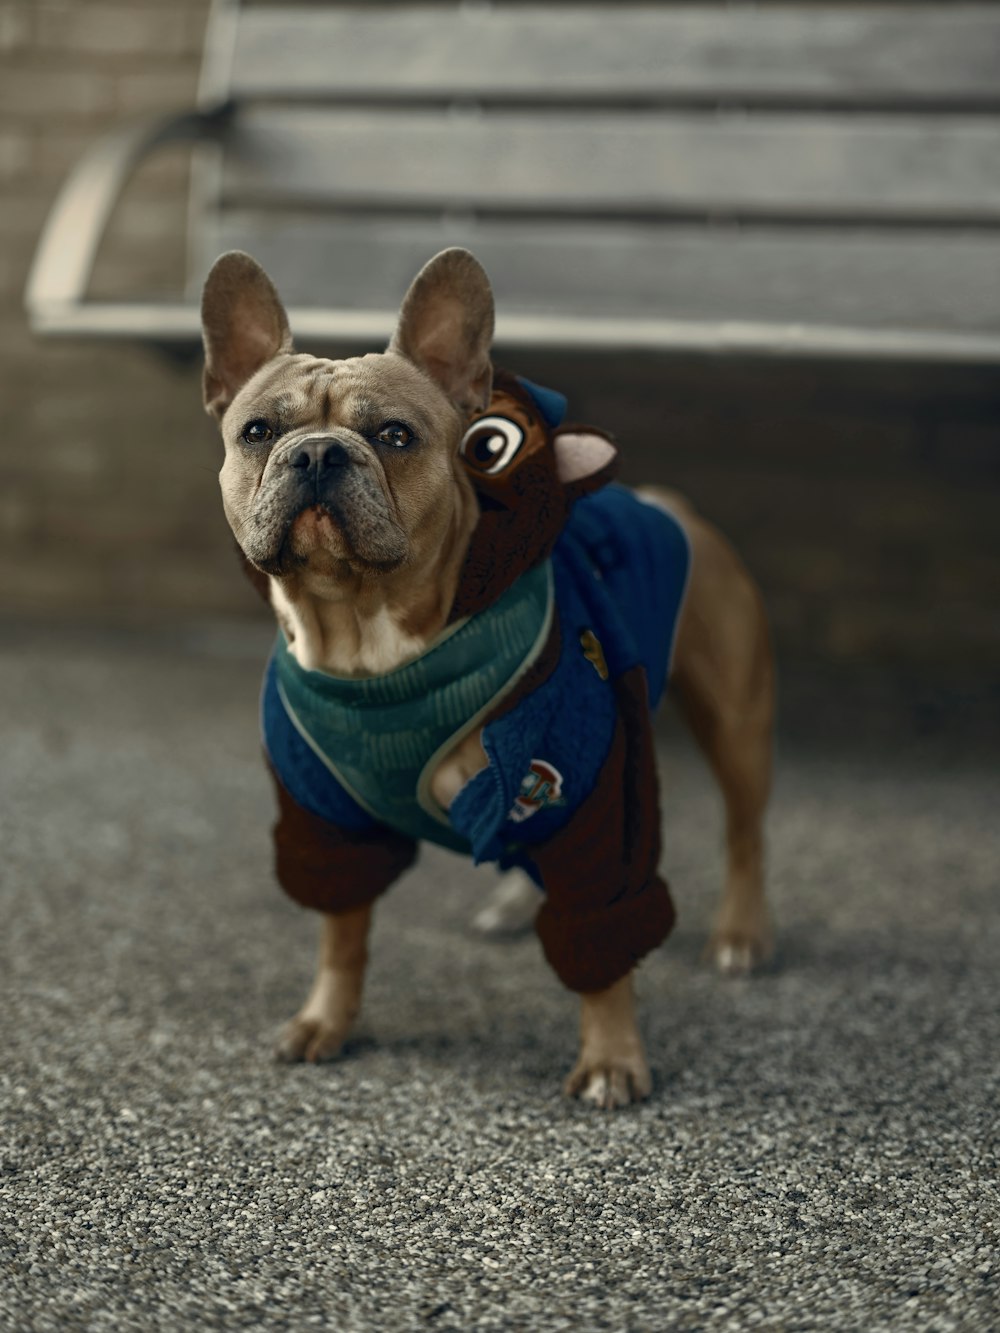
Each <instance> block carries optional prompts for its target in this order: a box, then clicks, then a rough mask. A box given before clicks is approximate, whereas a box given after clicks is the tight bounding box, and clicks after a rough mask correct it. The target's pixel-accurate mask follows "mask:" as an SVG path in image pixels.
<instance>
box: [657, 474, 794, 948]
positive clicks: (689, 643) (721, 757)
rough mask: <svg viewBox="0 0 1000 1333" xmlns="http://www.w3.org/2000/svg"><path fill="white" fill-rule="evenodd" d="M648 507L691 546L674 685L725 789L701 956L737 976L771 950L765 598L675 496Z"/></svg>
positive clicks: (770, 686) (770, 683) (770, 680)
mask: <svg viewBox="0 0 1000 1333" xmlns="http://www.w3.org/2000/svg"><path fill="white" fill-rule="evenodd" d="M646 494H647V495H648V496H649V498H652V499H655V500H656V501H657V502H658V503H660V504H663V505H665V507H667V508H668V509H670V510H671V511H672V512H673V513H674V514H675V515H676V516H677V518H678V519H679V520H680V522H681V523H682V525H683V527H684V529H685V531H686V532H687V534H688V537H689V539H690V542H691V547H692V566H691V578H690V583H689V586H688V592H687V597H686V600H685V605H684V609H683V612H682V615H681V620H680V624H679V626H678V631H677V641H676V645H675V649H674V662H673V675H672V684H673V687H674V690H675V692H676V697H677V699H678V703H679V705H680V708H681V712H682V713H683V715H684V717H685V719H686V720H687V722H688V724H689V725H690V727H691V730H692V732H693V733H694V736H695V738H696V740H697V741H698V743H699V745H700V746H701V748H702V750H703V751H704V752H705V755H706V757H707V758H708V761H709V764H710V765H711V767H712V771H713V772H714V774H715V777H716V778H717V780H718V783H719V786H720V788H721V789H722V796H723V800H724V802H725V809H726V862H727V864H726V880H725V890H724V893H723V897H722V902H721V904H720V906H719V909H718V911H717V913H716V916H715V921H714V925H713V929H712V934H711V937H710V939H709V943H708V947H707V954H708V956H709V957H710V958H711V959H712V960H713V961H714V962H715V963H716V965H717V966H718V967H719V968H720V970H721V971H723V972H728V973H737V974H739V973H744V972H748V971H749V970H750V969H751V968H753V967H754V966H755V965H756V964H758V963H762V962H764V961H765V960H766V959H767V958H768V957H769V956H770V954H771V951H772V934H771V924H770V919H769V914H768V910H767V903H766V900H765V893H764V831H763V824H764V814H765V809H766V806H767V799H768V795H769V792H770V786H771V752H772V732H773V725H774V663H773V658H772V655H771V645H770V636H769V633H768V626H767V620H766V617H765V614H764V606H763V599H762V598H761V595H760V592H759V590H758V588H757V585H756V584H755V583H754V582H753V580H752V579H751V577H750V575H749V574H748V573H747V570H746V568H745V567H744V565H743V563H742V561H741V560H740V558H739V556H738V555H737V554H736V552H735V551H734V550H733V548H732V547H731V546H730V545H729V543H728V542H727V541H726V540H725V538H724V537H723V536H722V535H721V534H720V533H719V532H718V531H717V530H716V529H715V528H713V527H712V526H711V525H710V524H708V523H706V522H705V521H704V520H703V519H701V518H700V517H699V516H698V515H697V514H696V513H695V512H694V511H693V510H692V509H691V508H690V506H688V505H687V503H686V502H685V501H684V500H683V499H682V498H681V497H679V496H676V495H674V494H673V493H672V492H664V491H656V490H652V489H650V491H648V492H646Z"/></svg>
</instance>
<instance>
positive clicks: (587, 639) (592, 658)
mask: <svg viewBox="0 0 1000 1333" xmlns="http://www.w3.org/2000/svg"><path fill="white" fill-rule="evenodd" d="M580 647H581V648H582V649H583V655H584V657H585V658H586V659H587V661H588V662H589V663H590V665H591V666H592V667H593V668H594V670H595V671H596V672H597V674H598V675H599V676H600V678H601V680H607V678H608V664H607V662H605V660H604V649H603V648H602V647H601V641H600V639H599V638H598V637H597V635H596V634H595V633H594V631H593V630H592V629H585V630H584V631H583V633H582V634H581V635H580Z"/></svg>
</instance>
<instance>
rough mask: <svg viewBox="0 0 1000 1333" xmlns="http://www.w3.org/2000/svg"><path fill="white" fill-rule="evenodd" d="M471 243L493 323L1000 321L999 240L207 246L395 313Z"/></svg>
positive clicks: (669, 235) (455, 236)
mask: <svg viewBox="0 0 1000 1333" xmlns="http://www.w3.org/2000/svg"><path fill="white" fill-rule="evenodd" d="M447 245H467V246H468V247H469V248H470V249H472V250H473V251H474V252H475V253H476V255H478V256H479V258H480V259H481V261H482V262H483V264H484V265H485V266H486V269H487V271H488V272H489V273H490V276H491V278H492V280H493V283H494V287H495V290H496V295H497V302H498V309H499V311H500V313H501V314H506V315H508V316H516V315H518V314H562V315H566V316H571V317H575V318H577V319H578V321H579V322H580V324H581V325H585V324H586V323H587V321H588V319H593V318H603V317H610V318H629V317H631V318H636V319H656V318H659V319H678V320H683V319H691V320H755V321H764V322H774V323H788V322H798V323H801V324H806V325H809V324H821V325H837V326H847V327H851V326H855V327H858V328H868V329H879V328H888V329H892V328H900V329H914V330H926V331H928V332H931V333H932V332H933V331H934V330H940V331H947V332H966V333H974V332H980V331H983V332H991V331H995V329H996V319H997V310H998V309H1000V237H996V236H991V235H989V234H984V233H975V234H972V235H967V234H961V233H956V232H941V233H932V234H930V235H923V234H918V233H912V234H909V235H906V236H886V235H881V234H876V235H870V234H857V233H854V234H851V233H847V234H844V233H838V234H836V235H831V234H829V233H825V232H821V231H812V232H802V233H797V234H793V235H789V234H788V233H786V232H784V231H769V230H763V231H756V230H754V231H741V230H740V229H738V228H719V229H718V230H717V231H707V230H703V229H699V228H688V227H677V228H669V229H663V228H653V227H641V226H633V225H627V224H622V223H618V224H614V225H611V226H600V227H595V226H591V225H587V224H578V225H575V226H564V225H552V224H550V225H543V224H540V223H524V222H518V223H513V224H501V223H496V222H479V223H473V222H469V223H466V224H458V223H448V222H441V221H435V220H431V219H420V220H405V219H398V218H388V217H375V218H355V219H343V218H340V219H332V218H320V217H316V216H309V217H297V218H296V217H287V216H281V215H271V216H270V217H268V216H266V215H260V214H256V215H252V214H239V213H234V214H229V215H224V216H223V217H221V218H220V219H218V221H217V224H216V226H215V227H214V228H213V229H212V230H211V231H210V232H209V233H208V235H207V236H206V250H205V253H204V254H203V256H202V260H201V270H202V271H201V272H200V273H197V274H196V275H195V282H196V283H197V282H200V280H201V277H202V276H203V273H204V271H206V270H207V267H208V265H209V263H210V262H211V260H212V259H214V257H215V255H216V254H218V253H219V252H220V251H221V250H225V249H229V248H237V249H244V250H248V251H249V252H250V253H251V254H253V255H255V256H256V257H257V258H258V259H259V260H260V261H261V262H262V263H263V264H264V266H265V268H267V269H268V271H269V272H270V273H271V274H272V276H273V277H274V279H275V281H276V282H277V284H278V287H279V289H280V291H281V293H282V296H283V297H284V298H285V300H287V301H288V302H289V303H290V304H293V305H294V304H302V305H309V306H321V307H322V306H325V307H327V308H342V309H347V310H367V309H384V310H385V311H387V312H391V311H392V310H394V309H396V307H397V306H398V303H399V300H400V298H401V296H402V294H403V292H404V291H405V290H406V287H407V284H408V283H409V281H410V279H411V278H412V277H413V275H414V273H416V271H417V269H418V268H419V267H420V266H421V265H422V264H423V263H424V262H425V261H426V260H427V259H428V258H429V257H430V256H431V255H432V254H434V253H435V252H436V251H437V250H439V249H442V248H443V247H445V246H447Z"/></svg>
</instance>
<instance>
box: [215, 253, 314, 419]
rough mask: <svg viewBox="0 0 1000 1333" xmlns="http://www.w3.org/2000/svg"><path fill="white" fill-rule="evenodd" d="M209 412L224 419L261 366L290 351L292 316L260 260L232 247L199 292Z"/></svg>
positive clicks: (219, 261)
mask: <svg viewBox="0 0 1000 1333" xmlns="http://www.w3.org/2000/svg"><path fill="white" fill-rule="evenodd" d="M201 329H202V339H203V341H204V344H205V374H204V378H203V386H204V400H205V411H206V412H208V413H209V415H210V416H213V417H215V419H216V421H221V420H222V417H223V415H224V414H225V411H226V408H227V407H228V406H229V404H230V403H231V402H232V401H233V399H234V398H235V397H236V395H237V393H239V391H240V389H242V387H243V385H244V384H246V382H247V380H248V379H250V377H251V376H252V375H255V374H256V373H257V371H258V370H260V368H261V366H263V365H266V364H267V362H268V361H270V360H271V358H272V357H275V356H277V355H278V354H279V353H280V352H290V351H291V350H292V335H291V332H290V330H289V328H288V316H287V315H286V314H285V308H284V306H283V305H282V304H281V300H280V299H279V297H278V293H277V292H276V291H275V289H274V283H273V282H272V281H271V279H270V278H269V277H268V276H267V274H266V273H265V272H264V270H263V269H262V268H261V266H260V265H259V264H258V263H257V261H256V259H251V258H250V256H249V255H246V254H244V253H243V251H242V250H230V251H229V253H228V254H224V255H222V257H221V258H219V259H217V260H216V261H215V263H214V264H213V265H212V271H211V272H210V273H209V275H208V277H207V278H206V279H205V290H204V292H203V293H202V297H201Z"/></svg>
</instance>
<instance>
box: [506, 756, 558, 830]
mask: <svg viewBox="0 0 1000 1333" xmlns="http://www.w3.org/2000/svg"><path fill="white" fill-rule="evenodd" d="M562 781H563V780H562V774H561V773H560V772H559V770H558V769H557V768H553V767H552V765H551V764H549V763H546V761H545V760H544V759H532V761H531V767H530V768H529V769H528V772H527V773H526V774H525V775H524V777H523V778H522V779H521V790H520V791H519V792H518V794H517V799H516V800H515V802H514V807H513V809H512V810H511V812H510V818H511V819H512V820H513V821H514V823H515V824H520V823H523V821H524V820H526V819H528V818H529V817H530V816H531V815H533V814H535V813H536V812H537V811H539V810H544V809H545V807H546V806H549V805H565V804H566V802H565V800H564V798H563V794H562Z"/></svg>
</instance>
